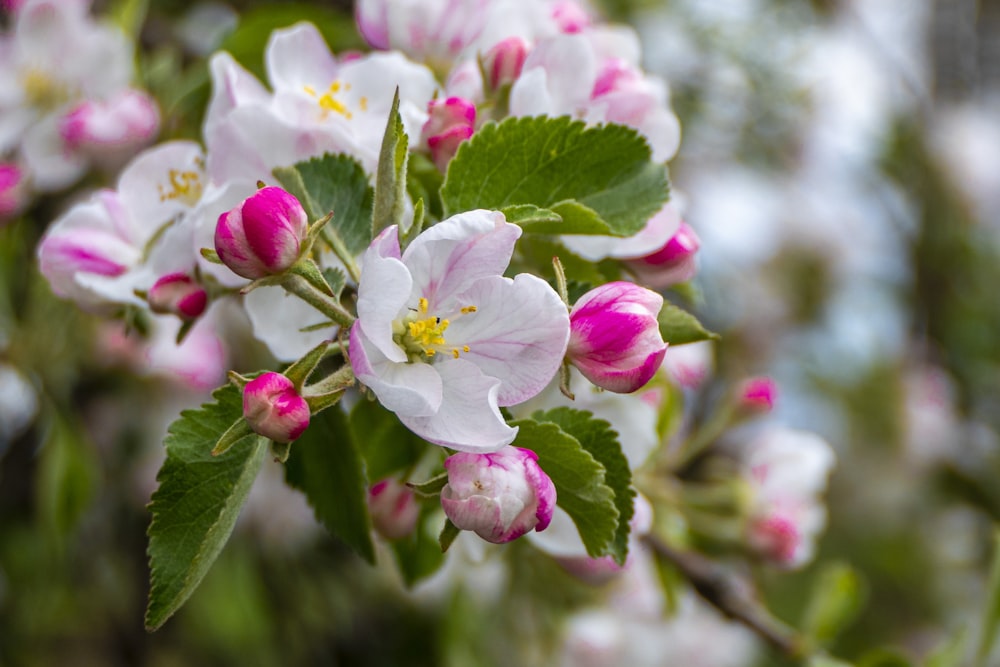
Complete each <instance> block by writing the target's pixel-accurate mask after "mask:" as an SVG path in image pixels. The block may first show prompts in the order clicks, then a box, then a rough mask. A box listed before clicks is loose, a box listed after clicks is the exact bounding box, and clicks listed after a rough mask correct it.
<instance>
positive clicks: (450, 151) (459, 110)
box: [421, 97, 476, 171]
mask: <svg viewBox="0 0 1000 667" xmlns="http://www.w3.org/2000/svg"><path fill="white" fill-rule="evenodd" d="M427 112H428V113H429V114H430V118H428V119H427V122H426V123H424V127H423V130H422V131H421V136H422V138H423V140H424V141H425V142H426V143H427V146H428V148H430V151H431V157H432V158H434V164H436V165H437V168H438V169H440V170H441V171H444V170H445V169H447V168H448V163H449V162H450V161H451V158H453V157H455V153H457V152H458V146H459V144H461V143H462V142H463V141H465V140H466V139H468V138H469V137H471V136H472V133H473V132H474V131H475V127H476V105H475V104H473V103H472V102H469V101H468V100H465V99H462V98H461V97H449V98H448V99H446V100H431V101H430V102H429V103H428V104H427Z"/></svg>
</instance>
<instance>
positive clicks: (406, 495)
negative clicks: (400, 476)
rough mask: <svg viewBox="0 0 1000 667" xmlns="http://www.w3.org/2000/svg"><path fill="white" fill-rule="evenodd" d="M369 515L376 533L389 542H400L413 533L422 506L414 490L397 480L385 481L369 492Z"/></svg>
mask: <svg viewBox="0 0 1000 667" xmlns="http://www.w3.org/2000/svg"><path fill="white" fill-rule="evenodd" d="M368 514H369V515H371V518H372V525H373V526H374V527H375V530H376V532H378V534H379V535H381V536H382V537H384V538H385V539H387V540H398V539H402V538H404V537H406V536H407V535H409V534H410V533H412V532H413V529H414V528H415V527H416V525H417V519H418V518H419V516H420V504H419V503H418V502H417V499H416V497H415V496H414V493H413V490H412V489H410V488H409V487H408V486H406V485H405V484H403V483H402V482H400V481H399V480H397V479H393V478H388V479H383V480H382V481H381V482H377V483H375V484H373V485H372V487H371V488H370V489H369V490H368Z"/></svg>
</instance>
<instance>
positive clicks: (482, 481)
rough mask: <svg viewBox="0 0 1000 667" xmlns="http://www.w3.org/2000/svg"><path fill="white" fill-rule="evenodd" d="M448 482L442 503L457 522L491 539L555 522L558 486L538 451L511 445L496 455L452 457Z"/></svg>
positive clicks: (499, 541)
mask: <svg viewBox="0 0 1000 667" xmlns="http://www.w3.org/2000/svg"><path fill="white" fill-rule="evenodd" d="M444 467H445V470H447V471H448V484H446V485H445V487H444V488H443V489H442V490H441V506H442V507H443V508H444V513H445V514H446V515H447V516H448V518H449V519H450V520H451V522H452V523H453V524H455V526H457V527H458V528H461V529H462V530H471V531H473V532H475V533H476V534H477V535H479V537H481V538H483V539H484V540H486V541H487V542H493V543H494V544H502V543H504V542H510V541H511V540H514V539H516V538H518V537H520V536H521V535H524V534H525V533H527V532H528V531H530V530H538V531H541V530H545V529H546V528H547V527H548V525H549V523H550V522H551V521H552V512H553V511H554V510H555V505H556V487H555V485H554V484H553V483H552V480H551V479H549V476H548V475H546V474H545V472H544V471H542V469H541V468H540V467H539V465H538V455H537V454H535V453H534V452H533V451H531V450H528V449H521V448H519V447H511V446H507V447H504V448H503V449H501V450H500V451H498V452H494V453H492V454H467V453H464V452H461V453H458V454H455V455H453V456H450V457H448V459H446V460H445V462H444Z"/></svg>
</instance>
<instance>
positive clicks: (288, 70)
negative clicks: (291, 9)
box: [264, 23, 337, 92]
mask: <svg viewBox="0 0 1000 667" xmlns="http://www.w3.org/2000/svg"><path fill="white" fill-rule="evenodd" d="M264 58H265V61H266V66H267V79H268V81H270V82H271V85H272V86H273V87H274V90H275V91H277V92H285V91H294V92H302V90H303V87H305V86H312V87H313V88H314V89H315V88H316V87H318V86H323V87H325V86H329V85H330V84H331V83H333V80H334V79H335V78H336V77H337V61H336V60H334V57H333V55H331V54H330V47H328V46H327V45H326V41H325V40H324V39H323V36H322V35H321V34H320V33H319V30H317V29H316V26H314V25H313V24H311V23H297V24H295V25H293V26H292V27H290V28H286V29H284V30H275V31H274V32H273V33H271V38H270V40H268V43H267V50H266V52H265V56H264ZM320 92H322V91H320Z"/></svg>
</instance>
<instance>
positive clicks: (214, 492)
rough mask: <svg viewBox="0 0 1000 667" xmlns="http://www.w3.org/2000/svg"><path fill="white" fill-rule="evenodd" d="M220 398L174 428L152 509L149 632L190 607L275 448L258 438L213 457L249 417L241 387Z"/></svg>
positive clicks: (189, 413)
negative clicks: (227, 434) (228, 432)
mask: <svg viewBox="0 0 1000 667" xmlns="http://www.w3.org/2000/svg"><path fill="white" fill-rule="evenodd" d="M213 397H214V398H215V402H214V403H209V404H206V405H203V406H202V407H201V408H200V409H198V410H185V411H184V412H182V413H181V416H180V418H179V419H178V420H176V421H175V422H174V423H173V424H171V425H170V428H169V430H168V431H167V438H166V442H165V446H166V450H167V459H166V461H165V462H164V463H163V467H162V468H160V472H159V474H158V475H157V481H159V483H160V486H159V488H158V489H157V490H156V491H155V492H154V493H153V500H152V503H151V504H150V506H149V509H150V512H151V513H152V515H153V520H152V523H151V524H150V526H149V549H148V555H149V568H150V572H151V575H150V576H151V585H150V592H149V606H148V607H147V609H146V628H147V629H149V630H156V629H157V628H159V627H160V626H162V625H163V623H164V622H166V620H167V619H168V618H170V616H172V615H173V613H174V612H175V611H177V609H179V608H180V606H181V605H182V604H184V602H185V601H186V600H187V599H188V598H189V597H190V596H191V593H193V592H194V590H195V588H197V586H198V584H199V583H200V582H201V580H202V579H203V578H204V576H205V574H206V573H207V572H208V569H209V567H211V565H212V563H213V562H214V561H215V558H216V557H217V556H218V555H219V552H220V551H222V547H223V546H224V545H225V543H226V540H227V539H229V535H230V533H232V530H233V526H234V525H235V523H236V518H237V516H238V515H239V511H240V508H241V507H242V506H243V503H244V502H245V501H246V498H247V495H248V494H249V493H250V487H251V485H252V484H253V480H254V479H255V478H256V477H257V472H258V471H259V470H260V466H261V463H262V462H263V460H264V454H265V452H266V451H267V440H265V439H264V438H262V437H260V436H258V435H256V434H251V435H248V436H246V437H245V438H243V439H242V440H240V441H239V442H237V443H236V444H235V445H233V446H232V447H231V448H230V449H229V450H228V451H227V452H226V453H225V454H222V455H221V456H216V457H213V456H212V454H211V451H212V447H213V446H214V445H215V443H216V441H217V440H218V438H219V435H220V434H221V433H222V432H223V431H225V430H226V429H227V428H228V427H229V426H230V424H232V423H233V422H234V421H235V420H236V419H238V418H239V417H240V416H241V415H242V414H243V401H242V397H241V394H240V391H239V389H237V388H236V387H234V386H232V385H227V386H225V387H222V388H221V389H218V390H216V391H215V393H214V394H213Z"/></svg>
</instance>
